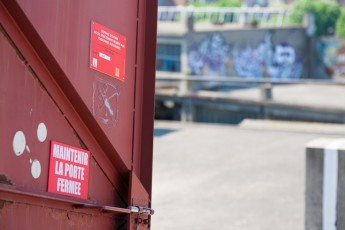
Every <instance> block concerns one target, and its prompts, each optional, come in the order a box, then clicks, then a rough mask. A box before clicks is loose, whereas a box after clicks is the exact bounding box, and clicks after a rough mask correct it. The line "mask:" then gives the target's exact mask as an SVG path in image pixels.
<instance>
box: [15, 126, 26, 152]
mask: <svg viewBox="0 0 345 230" xmlns="http://www.w3.org/2000/svg"><path fill="white" fill-rule="evenodd" d="M12 145H13V151H14V154H16V155H17V156H20V155H22V154H23V153H24V150H25V147H26V139H25V135H24V133H23V132H22V131H17V132H16V134H15V135H14V138H13V143H12Z"/></svg>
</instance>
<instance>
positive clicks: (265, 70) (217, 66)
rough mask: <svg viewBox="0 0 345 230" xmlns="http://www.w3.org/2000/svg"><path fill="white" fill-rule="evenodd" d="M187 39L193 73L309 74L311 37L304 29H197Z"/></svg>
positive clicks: (286, 76) (275, 76) (281, 76)
mask: <svg viewBox="0 0 345 230" xmlns="http://www.w3.org/2000/svg"><path fill="white" fill-rule="evenodd" d="M186 39H187V62H188V70H187V71H188V73H189V74H192V75H215V76H216V75H218V76H232V75H234V76H240V77H244V78H263V77H265V76H268V77H270V78H272V79H299V78H306V77H308V68H309V63H308V55H307V54H308V53H309V50H308V46H307V39H308V38H307V36H306V35H305V30H304V29H302V28H298V29H297V28H285V29H253V28H248V29H237V30H235V29H232V30H227V31H212V32H199V31H198V32H195V31H194V32H189V33H188V34H187V35H186Z"/></svg>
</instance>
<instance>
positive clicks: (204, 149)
mask: <svg viewBox="0 0 345 230" xmlns="http://www.w3.org/2000/svg"><path fill="white" fill-rule="evenodd" d="M344 135H345V126H344V125H330V124H309V123H296V122H291V123H288V122H272V121H245V122H243V123H242V124H240V125H238V126H229V125H209V124H195V123H194V124H182V123H178V122H162V121H157V122H156V123H155V139H154V174H153V198H152V202H153V203H152V204H153V208H154V209H155V211H156V213H155V215H154V216H153V219H152V229H153V230H162V229H164V230H170V229H174V230H176V229H179V230H183V229H186V230H193V229H197V230H206V229H207V230H209V229H217V230H221V229H226V230H228V229H231V230H243V229H245V230H254V229H255V230H261V229H262V230H271V229H272V230H285V229H286V230H291V229H293V230H302V229H304V182H305V178H304V176H305V145H306V143H308V142H309V141H311V140H314V139H316V138H319V137H331V138H338V137H344Z"/></svg>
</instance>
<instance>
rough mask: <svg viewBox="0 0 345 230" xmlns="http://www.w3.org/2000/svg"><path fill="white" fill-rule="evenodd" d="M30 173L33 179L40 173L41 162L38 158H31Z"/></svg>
mask: <svg viewBox="0 0 345 230" xmlns="http://www.w3.org/2000/svg"><path fill="white" fill-rule="evenodd" d="M31 175H32V177H33V178H35V179H37V178H39V177H40V175H41V163H40V162H39V161H38V160H33V162H32V164H31Z"/></svg>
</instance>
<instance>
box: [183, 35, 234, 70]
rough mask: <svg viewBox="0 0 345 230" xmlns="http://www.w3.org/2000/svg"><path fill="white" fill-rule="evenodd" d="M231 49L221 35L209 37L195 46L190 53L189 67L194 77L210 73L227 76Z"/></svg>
mask: <svg viewBox="0 0 345 230" xmlns="http://www.w3.org/2000/svg"><path fill="white" fill-rule="evenodd" d="M229 51H230V47H229V46H228V45H227V44H226V43H225V40H224V38H223V36H221V35H220V34H219V33H216V34H213V35H211V36H208V37H206V38H204V39H203V40H202V42H201V43H200V44H197V45H194V46H193V47H192V48H191V49H190V50H189V52H188V66H189V67H190V69H191V72H192V74H193V75H202V74H203V73H205V72H208V73H209V74H210V75H214V74H216V73H224V74H225V65H226V63H227V61H228V58H229Z"/></svg>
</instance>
